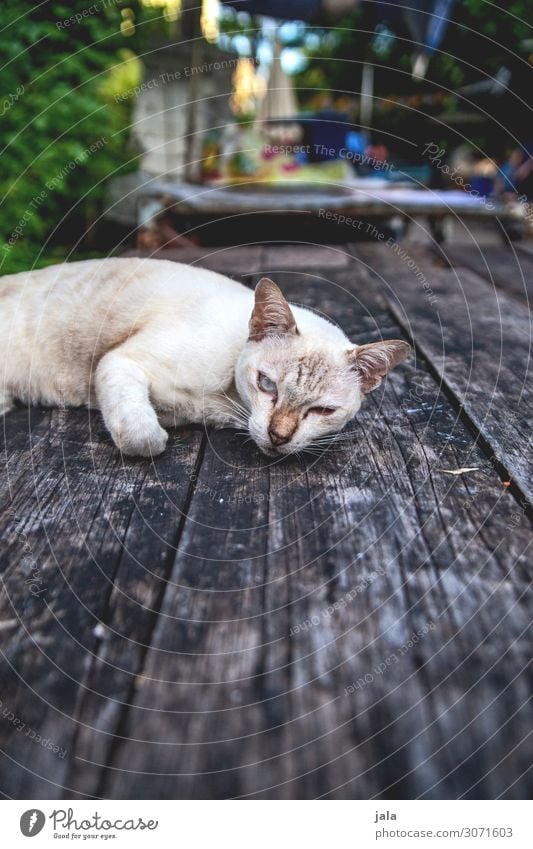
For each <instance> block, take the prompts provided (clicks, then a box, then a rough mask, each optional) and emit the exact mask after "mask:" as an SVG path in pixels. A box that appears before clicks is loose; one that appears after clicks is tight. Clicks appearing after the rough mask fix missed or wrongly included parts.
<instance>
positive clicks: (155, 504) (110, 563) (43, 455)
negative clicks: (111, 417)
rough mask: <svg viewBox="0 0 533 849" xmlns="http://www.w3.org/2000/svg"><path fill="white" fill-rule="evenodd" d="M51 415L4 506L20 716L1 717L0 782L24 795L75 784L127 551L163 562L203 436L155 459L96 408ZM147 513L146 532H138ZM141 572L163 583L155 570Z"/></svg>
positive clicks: (12, 692) (24, 456)
mask: <svg viewBox="0 0 533 849" xmlns="http://www.w3.org/2000/svg"><path fill="white" fill-rule="evenodd" d="M15 415H16V416H20V413H16V414H15ZM47 415H48V416H49V417H50V418H49V427H48V429H47V430H46V432H45V433H43V434H42V435H40V439H39V440H38V441H37V443H36V448H35V450H34V452H33V455H32V457H30V452H29V448H28V445H26V448H24V445H23V446H22V447H20V448H19V449H18V450H19V454H20V456H19V457H18V461H17V462H18V467H19V468H21V469H22V471H25V475H23V476H22V477H21V479H20V480H19V481H18V483H17V488H16V489H15V490H14V494H13V498H12V499H11V501H10V502H9V503H8V504H7V505H5V506H4V513H3V515H2V519H3V521H4V522H5V524H4V532H3V556H2V562H3V566H4V570H3V585H2V594H1V596H0V618H1V619H2V620H3V621H4V623H6V624H5V625H4V627H3V628H2V632H1V633H2V664H1V688H0V693H1V696H0V698H1V699H2V702H3V707H5V708H6V709H7V711H8V714H9V715H11V714H13V716H14V717H16V720H15V719H13V720H6V718H5V717H4V718H3V721H2V722H1V723H0V748H1V749H2V751H3V752H4V759H3V762H2V770H1V771H2V778H1V779H0V784H1V786H2V787H3V788H4V789H6V790H7V792H9V795H11V796H13V797H16V798H58V797H59V796H60V795H61V793H62V792H63V790H64V788H67V789H68V770H69V767H70V764H71V760H72V758H73V757H74V754H73V750H74V741H75V739H76V734H77V731H78V719H77V711H78V702H79V700H80V697H81V694H82V693H83V692H84V690H85V688H86V687H87V686H88V683H87V682H88V680H90V670H91V668H92V664H93V662H94V660H95V657H96V656H98V652H99V646H100V645H101V642H102V633H104V625H105V623H106V615H107V608H108V603H109V598H110V595H111V594H112V588H113V581H114V578H115V572H116V569H117V565H118V563H119V559H120V558H121V556H122V557H133V556H135V557H136V558H137V560H139V561H140V562H141V563H142V562H143V561H144V562H148V563H151V562H154V563H157V561H158V557H161V556H162V555H161V549H163V548H165V547H166V548H168V546H169V543H168V542H167V539H168V536H169V535H171V534H172V531H173V529H174V527H175V524H174V519H175V515H176V514H178V515H179V510H180V505H182V504H183V503H184V500H185V498H186V494H187V476H186V474H185V473H186V472H187V470H189V469H190V467H191V464H194V460H195V456H196V452H197V450H198V445H199V441H200V438H201V434H200V433H199V432H197V433H190V434H189V435H188V436H187V435H185V436H184V440H185V444H186V445H187V449H186V451H183V449H181V453H180V448H179V447H178V446H176V445H174V446H172V447H171V449H170V452H168V454H165V455H164V456H163V457H162V458H160V459H158V460H157V461H156V464H155V467H154V466H152V465H151V464H150V463H149V462H135V461H133V462H129V461H123V460H122V458H121V457H120V455H119V454H118V452H117V451H116V449H115V448H114V446H113V445H112V443H111V442H110V440H109V437H108V435H107V434H106V433H105V430H104V428H103V426H102V425H101V423H100V420H99V416H98V415H97V414H96V415H95V414H92V416H91V427H90V428H89V420H88V413H87V411H69V412H68V413H64V412H60V411H54V412H51V413H48V414H47ZM10 427H12V425H11V424H8V425H7V429H9V428H10ZM37 430H38V429H37ZM21 432H22V428H21ZM34 434H35V431H32V435H34ZM26 440H27V437H26ZM8 447H9V449H10V450H11V445H9V446H8ZM163 483H164V486H163ZM169 499H171V500H172V501H173V502H174V505H175V506H174V507H171V506H170V504H171V501H169ZM139 513H142V520H143V522H144V523H145V525H144V534H143V535H141V537H139V535H137V536H135V537H134V539H132V540H131V541H130V537H129V528H130V525H135V521H136V517H137V515H138V514H139ZM162 513H164V514H165V516H166V519H167V525H166V528H167V531H166V533H167V538H165V537H161V538H160V537H155V538H154V535H153V534H151V533H150V531H149V528H150V525H151V524H154V525H155V526H157V527H158V528H160V524H161V523H160V519H159V517H160V516H161V515H162ZM158 547H159V548H158ZM157 568H158V567H157V566H154V570H155V571H157ZM145 580H146V583H147V585H148V586H150V587H151V586H152V585H153V584H154V583H155V579H154V577H153V576H152V575H146V576H145ZM138 589H139V591H140V587H139V588H138ZM137 613H138V611H137ZM102 623H103V624H102ZM108 674H112V673H110V672H109V670H108ZM22 725H23V726H24V728H23V729H22ZM17 727H20V728H21V729H22V730H21V731H20V732H18V733H14V730H16V728H17ZM43 740H46V741H48V740H49V741H50V742H51V745H52V747H54V746H55V747H56V749H59V751H54V749H53V748H46V747H45V744H44V743H43Z"/></svg>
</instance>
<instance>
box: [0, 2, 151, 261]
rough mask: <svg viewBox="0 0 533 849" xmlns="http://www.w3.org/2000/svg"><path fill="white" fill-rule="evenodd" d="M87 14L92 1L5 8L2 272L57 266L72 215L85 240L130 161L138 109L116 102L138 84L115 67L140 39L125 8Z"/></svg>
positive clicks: (0, 129) (0, 19)
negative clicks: (126, 23) (113, 179)
mask: <svg viewBox="0 0 533 849" xmlns="http://www.w3.org/2000/svg"><path fill="white" fill-rule="evenodd" d="M127 5H128V7H135V4H132V3H128V4H127ZM88 8H91V4H88V3H87V2H86V0H72V2H69V3H66V2H63V3H61V2H53V0H52V2H45V3H41V4H40V5H37V4H34V3H33V2H29V0H2V4H1V5H0V45H1V52H2V57H3V61H4V62H5V63H6V66H5V67H4V69H3V71H2V95H1V98H0V151H1V159H0V162H1V169H0V240H1V242H0V273H4V274H5V273H9V272H12V271H19V270H23V269H26V268H29V267H32V266H33V265H34V264H37V265H42V264H46V263H47V262H50V261H57V258H58V236H57V232H54V231H56V228H57V227H59V228H60V231H61V226H64V225H61V222H62V221H63V219H64V218H65V216H67V218H68V222H69V223H70V227H71V229H72V227H73V226H74V224H73V222H74V223H75V225H76V228H77V231H76V232H77V234H78V233H83V231H84V229H85V227H86V225H87V224H89V223H90V222H91V220H92V219H93V218H94V216H95V215H96V213H97V210H98V204H99V202H100V201H101V198H102V196H103V183H104V181H105V179H106V178H107V177H108V176H110V175H112V174H115V173H117V169H119V168H120V167H121V166H122V165H123V163H125V162H126V161H127V159H128V158H129V157H130V156H131V152H129V153H128V152H127V150H126V143H127V132H126V128H127V126H128V124H129V120H130V110H131V106H130V105H128V103H127V102H126V101H122V100H118V99H115V97H114V95H115V94H116V92H117V88H119V87H120V83H121V82H122V83H123V84H124V85H125V86H126V88H127V87H128V85H129V80H130V79H131V75H130V76H128V74H127V73H126V74H125V75H123V79H120V75H118V74H117V68H116V66H117V64H118V63H119V62H120V61H121V55H120V51H121V49H123V48H124V47H125V45H126V44H127V46H128V47H130V43H131V41H132V39H128V40H126V38H125V36H124V35H123V33H122V32H121V29H120V25H121V22H122V20H123V18H122V10H121V7H120V5H119V4H113V3H111V2H110V0H100V2H95V3H94V4H93V6H92V8H93V9H95V11H94V12H93V13H91V14H87V10H88ZM84 10H85V15H84ZM76 14H78V15H80V16H81V18H79V19H78V20H73V17H72V16H74V15H76ZM67 19H68V23H64V22H66V21H67ZM122 58H123V57H122ZM128 58H131V57H128ZM114 66H115V67H114ZM113 68H114V70H110V69H113ZM67 226H68V225H67ZM76 228H75V229H76ZM48 239H50V240H51V241H50V243H48V242H47V240H48ZM59 241H60V240H59ZM51 245H54V247H51ZM59 253H60V252H59Z"/></svg>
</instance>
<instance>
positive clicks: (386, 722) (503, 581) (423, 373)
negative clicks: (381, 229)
mask: <svg viewBox="0 0 533 849" xmlns="http://www.w3.org/2000/svg"><path fill="white" fill-rule="evenodd" d="M278 279H279V282H280V283H281V284H282V285H283V287H284V288H285V289H287V291H288V292H289V293H290V294H291V296H292V298H293V299H295V300H298V301H300V302H303V303H305V302H308V303H309V304H310V305H314V306H315V307H316V306H318V307H319V308H320V309H323V310H324V311H325V312H326V313H328V314H330V315H331V316H332V317H333V318H334V319H336V320H338V321H339V322H341V323H342V324H343V326H345V327H346V328H347V329H348V330H350V331H351V332H352V334H353V338H356V339H357V341H359V342H362V341H372V340H374V339H376V338H379V333H380V332H382V333H383V334H384V335H385V336H386V337H392V336H397V335H398V334H399V333H400V330H399V328H398V326H397V325H396V323H395V321H394V320H392V318H391V315H390V312H389V311H388V309H387V307H386V304H385V302H384V301H383V299H381V298H380V297H378V296H376V295H375V294H374V293H372V286H373V284H372V283H371V282H370V283H369V279H368V277H367V276H366V275H361V274H360V275H354V274H353V273H352V272H351V271H350V272H349V273H347V272H344V273H343V274H341V275H339V273H336V275H335V281H334V282H329V283H328V281H327V280H325V279H324V280H317V276H316V274H314V273H313V274H312V275H303V274H300V275H293V274H290V275H285V276H283V277H282V276H279V278H278ZM378 328H379V329H378ZM415 381H416V383H415ZM415 386H416V387H417V391H416V393H415ZM351 433H352V436H351V437H350V438H349V440H348V441H347V442H346V443H341V444H340V445H338V446H337V447H335V448H332V449H331V450H330V451H329V452H326V453H325V455H324V456H323V457H322V458H320V459H316V458H311V459H308V461H307V462H306V463H302V462H301V461H299V460H296V459H288V460H286V461H284V462H283V463H277V464H266V462H265V461H264V459H263V458H261V457H260V456H259V455H258V454H257V452H256V451H255V449H254V448H253V447H250V446H247V447H243V446H242V444H241V442H240V441H239V438H238V437H234V436H230V435H229V434H228V433H224V432H222V433H217V434H214V435H213V436H212V438H211V440H210V444H209V445H208V447H207V449H206V454H205V459H204V462H203V464H202V466H201V468H200V469H199V471H198V480H197V482H196V489H195V491H194V494H193V496H192V502H191V505H190V508H189V511H188V515H187V520H186V522H185V526H184V530H183V536H182V538H181V542H180V546H179V549H178V552H177V555H176V558H175V562H174V565H173V569H172V574H171V576H170V581H169V582H168V585H167V586H166V589H165V592H164V597H163V599H162V603H161V612H160V614H159V616H158V618H157V623H156V624H155V628H154V629H153V632H152V633H151V634H148V638H149V639H150V640H151V643H150V645H149V647H148V648H147V651H146V654H145V655H144V656H142V655H139V653H138V654H137V659H136V660H135V663H134V664H131V662H130V660H129V657H130V648H129V646H128V645H127V639H128V636H129V632H128V624H129V623H131V619H132V618H133V616H134V615H135V614H134V613H133V611H134V609H135V607H134V606H132V607H131V613H129V614H128V615H126V614H125V612H123V611H126V610H129V609H130V608H129V607H128V605H126V606H125V604H126V603H125V602H124V597H123V596H122V594H121V593H120V592H119V589H118V588H119V587H120V586H122V582H125V581H127V573H129V567H128V569H127V570H126V574H122V568H123V564H121V567H120V569H119V572H118V575H117V581H116V587H117V599H116V604H115V605H114V607H113V610H112V611H111V615H110V619H109V622H108V627H109V631H110V634H111V635H113V632H114V631H118V632H119V633H120V634H122V635H123V638H121V639H119V640H116V639H114V637H113V636H110V638H109V639H108V640H107V641H106V650H105V656H104V655H102V657H100V658H98V660H97V663H96V664H95V666H94V667H93V676H94V678H93V679H92V680H93V684H94V686H93V688H92V689H93V690H96V692H97V693H100V694H101V695H100V696H98V695H96V696H94V695H93V694H92V693H91V694H88V695H86V696H85V698H84V701H83V703H82V705H81V708H80V712H79V722H80V734H79V736H78V739H77V749H76V758H77V759H76V761H75V762H74V763H75V767H74V770H73V772H72V773H71V775H70V776H69V783H70V785H71V786H72V784H73V783H74V784H75V786H76V788H77V789H78V791H79V792H80V793H89V794H95V793H96V794H102V795H105V796H109V797H114V798H124V797H132V798H138V797H139V798H142V797H146V795H149V796H151V797H154V798H220V797H236V796H255V797H268V798H311V797H314V796H319V795H328V796H330V797H338V798H353V797H358V796H359V797H365V798H366V797H368V796H382V797H384V798H387V797H398V796H406V797H413V796H419V795H426V796H427V797H433V798H439V797H455V796H460V795H463V794H464V795H468V794H470V795H473V796H480V797H487V798H490V797H492V796H494V795H498V794H504V795H509V796H511V797H513V796H515V795H516V796H519V795H520V794H522V795H523V794H524V792H526V789H527V786H528V785H527V778H526V777H524V778H523V779H522V780H521V781H517V783H516V784H514V785H513V786H512V787H511V785H512V783H513V782H514V781H515V779H517V778H518V777H519V776H520V774H521V773H522V772H524V769H525V766H526V765H527V762H528V759H529V756H530V751H529V750H528V748H527V747H526V746H522V747H521V748H519V749H518V750H517V751H514V747H515V746H516V745H517V744H518V743H520V742H521V741H522V740H523V738H524V736H525V729H527V728H530V724H529V725H528V722H529V723H530V716H529V715H527V714H526V710H525V708H524V707H523V703H524V701H525V699H524V695H525V694H526V692H527V680H525V679H524V677H523V672H524V659H525V657H526V655H527V643H526V642H525V633H524V632H525V629H526V627H527V624H528V621H529V618H528V613H527V606H526V604H525V600H526V593H527V592H529V587H530V579H529V576H528V568H527V564H528V560H527V554H525V552H526V549H527V546H528V545H529V543H530V541H531V530H530V527H529V525H528V523H527V520H526V517H525V516H524V515H523V513H522V512H520V511H517V505H516V502H515V500H514V498H513V496H512V494H511V493H510V492H509V491H508V490H507V489H506V488H505V487H503V486H502V485H501V481H500V479H499V478H498V475H497V474H496V472H495V471H494V468H493V466H492V464H491V463H490V462H489V461H488V458H487V456H486V455H485V454H484V453H483V452H482V450H481V448H480V447H479V445H477V444H476V443H475V441H474V440H473V438H472V435H471V432H470V431H469V430H468V429H467V427H466V426H465V424H464V423H463V421H462V420H461V419H460V418H459V417H458V415H457V412H456V410H455V409H454V408H453V407H452V406H451V405H450V402H449V401H448V400H447V398H446V397H445V395H443V394H442V393H441V392H439V388H438V385H437V384H436V383H435V381H434V379H433V378H432V376H431V374H430V373H429V372H428V370H427V368H426V366H425V364H424V363H423V362H422V361H419V362H417V363H416V368H415V365H414V364H412V365H411V366H408V367H406V368H403V369H401V370H398V372H396V373H394V374H393V376H392V377H391V378H390V380H389V381H388V383H387V386H386V388H385V390H384V391H383V392H381V391H380V392H378V393H375V395H374V396H373V397H372V400H369V402H368V403H367V405H366V407H364V408H363V410H362V411H361V414H360V415H359V416H358V418H357V422H356V423H355V424H354V426H353V428H352V429H351ZM458 466H476V467H478V468H479V471H478V472H476V473H472V474H471V475H469V476H468V477H466V476H465V477H457V478H456V477H453V476H449V475H446V474H444V473H443V472H442V471H439V470H440V469H443V468H444V469H450V468H456V467H458ZM115 620H116V621H115ZM433 626H434V627H433ZM130 627H131V625H130ZM413 635H414V637H413ZM409 640H411V642H412V645H409ZM135 650H136V651H137V652H138V649H137V647H136V648H135ZM139 659H140V660H141V663H140V664H139ZM108 663H112V664H113V665H114V666H116V667H119V669H126V670H128V673H127V674H125V675H120V676H118V677H116V676H114V677H113V680H112V681H111V682H110V683H108V684H106V676H107V664H108ZM135 665H137V671H136V673H135V678H134V679H132V678H131V677H128V676H132V675H133V669H134V667H135ZM102 697H103V698H102ZM106 698H107V699H108V700H109V701H108V702H107V703H106V701H105V699H106ZM117 703H118V704H117ZM510 716H513V721H512V723H509V722H508V719H509V717H510ZM472 720H475V722H472ZM92 729H94V730H92ZM113 734H115V735H116V736H117V740H116V743H115V744H114V745H113V744H112V742H111V738H109V739H107V738H108V735H113ZM511 753H512V754H511ZM78 758H79V760H78ZM502 764H503V766H502ZM102 770H104V771H102ZM507 788H509V789H507Z"/></svg>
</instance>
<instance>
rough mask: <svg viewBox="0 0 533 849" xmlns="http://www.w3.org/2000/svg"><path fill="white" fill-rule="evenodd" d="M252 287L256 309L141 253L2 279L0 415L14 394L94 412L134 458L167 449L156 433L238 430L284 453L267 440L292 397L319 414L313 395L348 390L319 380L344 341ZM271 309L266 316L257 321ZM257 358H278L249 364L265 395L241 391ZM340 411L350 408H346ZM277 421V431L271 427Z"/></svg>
mask: <svg viewBox="0 0 533 849" xmlns="http://www.w3.org/2000/svg"><path fill="white" fill-rule="evenodd" d="M260 286H262V292H263V296H262V300H261V301H260V303H258V295H257V293H256V298H255V308H254V293H253V292H252V291H251V290H249V289H247V288H246V287H245V286H243V285H241V284H240V283H236V282H235V281H232V280H230V279H229V278H226V277H224V276H222V275H220V274H216V273H215V272H212V271H207V270H205V269H200V268H194V267H190V266H185V265H181V264H177V263H173V262H168V261H162V260H143V259H107V260H89V261H85V262H76V263H70V264H66V265H61V266H53V267H49V268H46V269H42V270H39V271H31V272H23V273H20V274H16V275H10V276H6V277H3V278H1V279H0V334H1V338H2V341H3V350H2V354H1V355H0V356H1V359H0V415H1V414H3V413H5V412H7V411H8V410H9V409H10V408H11V406H12V404H13V401H14V400H15V399H19V400H22V401H26V402H29V403H32V404H36V403H42V404H47V405H60V406H79V405H84V404H88V405H90V406H95V407H99V408H100V409H101V411H102V414H103V417H104V420H105V423H106V425H107V427H108V428H109V430H110V432H111V435H112V437H113V439H114V441H115V443H116V444H117V446H118V447H119V448H121V450H123V451H124V452H125V453H127V454H141V455H150V454H157V453H160V452H161V451H162V450H163V449H164V447H165V443H166V440H167V433H166V431H165V430H164V429H163V427H162V426H164V425H172V424H176V425H179V424H184V423H187V422H191V423H192V422H200V423H207V424H214V425H217V426H224V425H233V426H243V425H245V424H246V425H250V432H251V434H252V436H253V437H254V439H255V440H256V442H257V443H258V444H259V446H260V447H261V448H262V449H263V450H265V451H266V452H267V453H274V451H275V453H289V452H288V450H286V449H285V450H281V445H280V444H276V441H275V439H273V438H271V437H270V436H269V435H268V434H269V433H272V432H274V433H276V432H277V434H278V436H279V435H280V434H281V435H282V436H283V437H284V436H285V435H286V434H285V431H288V429H289V426H290V428H293V425H294V409H293V408H294V406H295V399H296V398H297V397H299V398H300V402H299V403H300V407H301V408H302V410H303V407H304V406H305V402H306V400H307V395H309V392H310V391H312V389H313V385H314V396H313V398H309V401H310V403H315V402H316V403H319V404H322V408H321V409H324V408H325V404H324V401H323V399H322V397H318V396H319V395H320V392H322V393H323V390H324V391H325V392H326V395H327V391H328V390H331V391H330V392H329V394H330V395H331V396H332V397H333V396H335V393H337V395H339V394H344V392H343V391H341V390H340V386H337V387H335V386H329V383H331V381H329V380H328V375H329V376H330V377H331V372H332V370H335V369H336V370H337V371H339V370H340V372H343V371H344V360H343V359H342V357H343V356H344V355H345V354H346V353H347V352H349V351H351V352H352V353H353V351H354V347H353V345H352V344H351V343H350V342H349V340H348V339H347V337H346V336H345V335H344V333H343V332H342V331H341V330H340V329H339V328H338V327H336V326H335V325H333V324H331V323H330V322H328V321H326V320H324V319H322V318H320V317H319V316H317V315H316V314H315V313H313V312H311V311H309V310H306V309H303V308H298V307H294V308H292V310H293V312H291V310H290V309H289V307H288V305H287V304H286V302H285V301H284V299H283V298H282V296H281V293H279V290H278V289H277V287H275V284H273V283H271V282H270V281H264V282H263V283H262V284H260ZM254 309H255V312H254V315H255V321H256V326H255V331H252V332H251V331H250V328H251V327H252V325H253V322H254V318H253V317H252V322H251V323H250V326H249V322H250V316H251V315H252V312H253V311H254ZM269 309H270V310H271V311H272V309H274V313H276V315H274V314H268V315H267V314H266V311H268V310H269ZM276 310H277V312H276ZM282 313H283V315H282ZM293 313H294V315H293ZM287 316H290V317H291V319H292V323H291V320H289V319H288V318H287ZM294 319H295V320H296V323H294ZM289 325H290V326H289ZM296 328H297V329H296ZM250 333H251V336H250ZM289 344H290V347H291V355H292V354H294V357H296V359H294V357H293V358H292V360H291V361H292V363H293V365H294V369H296V368H297V372H296V371H294V373H293V374H291V375H289V374H288V373H287V374H285V377H284V378H283V380H284V381H285V382H284V384H283V386H284V387H285V390H286V391H285V392H284V394H283V393H282V392H281V389H282V378H281V377H280V376H279V372H280V369H281V370H283V369H284V365H283V361H287V360H288V359H291V357H289V358H288V357H287V351H285V352H284V356H283V357H282V358H281V360H280V355H281V354H282V353H283V352H282V349H283V347H284V346H286V345H289ZM391 344H392V343H391ZM397 344H398V345H403V346H405V348H406V349H407V348H408V346H406V345H405V343H397ZM295 346H296V348H297V350H293V349H294V348H295ZM326 353H327V358H328V364H327V368H326V365H325V361H323V360H324V356H326ZM321 354H322V357H321ZM334 354H335V356H336V360H335V356H334ZM258 356H259V357H260V358H261V356H262V357H263V358H266V360H267V361H268V360H275V361H276V362H275V363H272V366H273V369H274V371H272V370H271V369H270V365H269V363H267V364H266V365H263V366H261V363H259V364H258V368H262V371H258V373H259V374H260V375H262V377H263V378H265V374H264V372H265V373H266V374H268V373H269V369H270V371H272V374H274V372H276V374H277V375H278V377H272V379H271V380H270V379H269V378H265V380H270V383H273V384H275V386H276V392H275V399H274V396H273V393H272V392H268V391H265V389H264V386H263V388H262V389H261V390H259V389H257V387H256V390H255V391H254V389H253V388H252V386H251V384H254V387H255V384H256V383H257V376H256V372H255V371H254V372H253V375H252V370H253V369H255V368H256V365H257V364H256V365H253V361H254V360H256V359H257V357H258ZM339 357H341V359H339ZM313 364H314V365H313ZM394 364H395V363H394ZM351 367H352V368H353V363H352V365H351ZM389 367H391V366H389ZM386 370H388V369H386ZM346 371H348V365H347V367H346ZM340 372H339V374H340ZM321 375H322V380H320V376H321ZM339 380H340V376H339ZM291 381H292V382H291ZM278 382H279V389H280V391H278ZM337 382H339V381H337ZM378 382H379V381H378ZM236 383H237V387H236ZM321 383H325V384H327V385H324V386H323V387H321V386H319V384H321ZM333 383H334V381H333ZM355 383H356V381H354V384H355ZM285 384H286V386H285ZM256 392H261V396H260V397H258V398H257V399H256ZM264 395H267V396H269V398H268V404H269V405H270V407H267V406H266V401H265V398H263V397H262V396H264ZM289 396H290V397H289ZM315 396H317V397H315ZM324 397H325V396H324ZM328 397H329V396H328ZM291 399H292V400H291ZM289 400H290V404H289V403H288V402H289ZM342 400H343V399H340V398H339V399H337V401H342ZM354 400H356V399H352V401H354ZM337 401H335V405H336V404H337ZM332 403H333V402H332ZM359 403H360V400H359ZM345 406H346V412H351V409H352V407H353V406H354V404H353V403H352V404H350V405H345ZM356 406H358V405H357V404H356ZM348 408H349V409H348ZM317 409H318V408H317ZM328 409H329V408H328ZM336 409H340V408H337V407H336ZM343 409H344V407H343ZM254 415H255V418H256V419H257V421H256V422H255V424H254ZM263 415H266V416H267V418H268V421H266V422H263V421H262V417H263ZM276 415H277V416H278V426H277V431H276V430H275V428H274V429H273V427H270V426H271V425H272V421H274V419H275V416H276ZM306 415H307V414H306ZM291 416H292V419H291ZM287 417H288V418H287ZM302 417H303V412H302ZM350 417H351V416H350ZM337 418H338V415H337ZM289 419H291V421H290V423H289ZM302 422H303V418H302ZM343 424H344V422H343ZM254 428H255V430H254ZM284 428H285V431H284ZM332 429H336V428H330V431H331V430H332ZM294 433H295V429H294V428H293V432H292V434H291V436H293V435H294ZM280 438H281V437H280ZM308 441H309V440H308ZM278 442H279V439H278ZM286 443H287V440H285V443H284V444H286ZM297 447H302V446H301V445H298V446H296V444H295V446H294V450H296V448H297Z"/></svg>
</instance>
